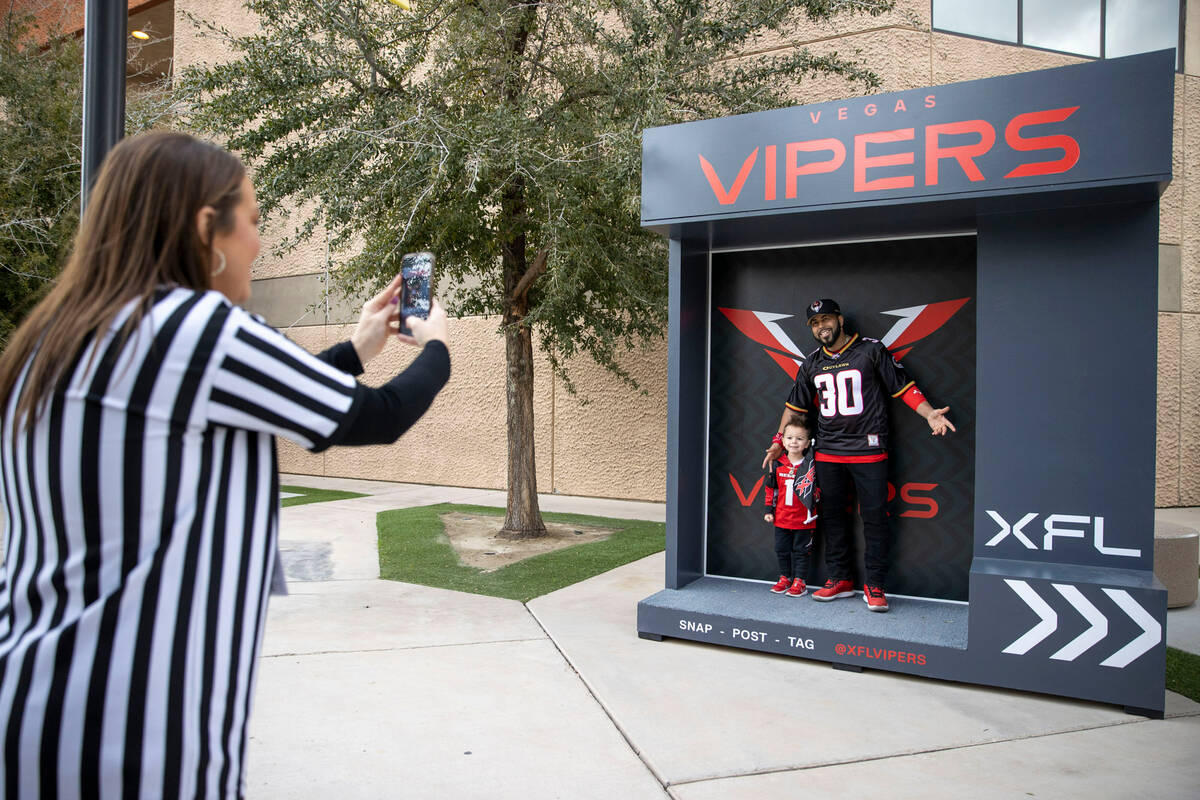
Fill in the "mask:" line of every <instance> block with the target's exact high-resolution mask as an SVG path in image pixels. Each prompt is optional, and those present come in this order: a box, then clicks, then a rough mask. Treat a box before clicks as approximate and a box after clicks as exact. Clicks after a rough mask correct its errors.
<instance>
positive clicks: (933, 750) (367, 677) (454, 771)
mask: <svg viewBox="0 0 1200 800" xmlns="http://www.w3.org/2000/svg"><path fill="white" fill-rule="evenodd" d="M284 483H290V484H299V485H306V486H321V487H327V488H346V489H351V490H355V491H361V492H366V493H368V494H369V495H370V496H369V497H364V498H358V499H353V500H342V501H336V502H331V503H319V504H313V505H306V506H296V507H293V508H288V509H284V511H283V523H282V524H283V527H282V539H283V542H284V545H285V547H286V548H287V549H288V550H289V555H287V556H286V558H287V560H288V562H289V571H292V570H293V569H298V570H300V571H301V572H303V573H304V574H305V575H307V576H309V577H314V576H315V577H319V578H321V579H320V580H307V581H296V580H293V582H292V584H291V591H292V594H291V595H290V596H288V597H277V598H273V599H272V604H271V610H270V617H269V620H268V624H267V633H266V640H265V645H264V654H263V658H262V661H261V669H260V671H259V677H258V691H257V696H256V701H255V703H256V705H255V710H254V716H253V718H252V723H251V742H250V752H249V754H248V759H249V786H248V790H249V797H250V798H322V800H325V799H326V798H336V800H351V799H352V798H392V797H406V798H463V797H470V798H486V799H488V800H490V798H521V799H522V800H526V799H528V800H540V798H560V797H561V798H605V800H610V799H611V798H618V799H619V800H640V798H659V799H661V798H676V799H677V800H705V799H707V798H753V799H754V800H758V799H759V798H764V797H776V796H797V795H801V794H808V793H813V794H814V795H815V796H830V797H834V796H838V797H840V796H855V797H864V796H873V795H874V796H879V797H886V798H889V800H890V799H891V798H910V797H911V798H940V797H948V798H959V797H963V796H965V797H969V798H971V800H979V799H980V798H1012V797H1038V798H1058V797H1071V798H1074V797H1093V798H1106V797H1121V796H1131V797H1138V798H1139V799H1140V800H1146V799H1148V798H1173V799H1174V798H1191V797H1197V796H1200V758H1198V756H1200V704H1197V703H1193V702H1191V701H1189V700H1187V699H1186V698H1183V697H1180V696H1178V695H1169V696H1168V698H1167V719H1165V720H1160V721H1155V720H1147V719H1143V718H1141V717H1134V716H1129V715H1126V714H1125V713H1123V712H1122V711H1121V710H1120V709H1117V708H1115V707H1112V706H1107V705H1103V704H1098V703H1087V702H1080V701H1073V700H1065V699H1060V698H1053V697H1046V696H1040V695H1030V694H1024V693H1021V692H1012V691H1004V690H998V689H990V688H984V687H978V686H969V685H962V684H953V683H945V682H940V681H933V680H926V679H921V678H913V677H909V676H904V675H899V674H895V673H888V672H879V671H870V670H868V671H866V672H863V673H861V674H855V673H850V672H843V671H838V670H834V669H832V668H830V666H829V665H828V664H824V663H820V662H813V661H805V660H803V659H794V658H788V657H783V656H773V655H765V654H757V653H752V652H749V651H743V650H734V649H730V648H723V647H716V646H710V645H703V644H697V643H691V642H684V641H680V640H667V641H664V642H651V641H646V640H642V639H639V638H638V637H637V633H636V624H635V617H636V606H637V602H638V601H639V600H641V599H642V598H644V597H646V596H648V595H650V594H652V593H654V592H656V591H658V590H659V589H661V588H662V583H663V574H664V557H663V555H662V554H659V555H656V556H651V557H649V558H646V559H643V560H641V561H637V562H634V563H632V564H629V565H626V566H624V567H621V568H618V569H615V570H612V571H611V572H608V573H605V574H603V575H600V576H597V577H595V578H592V579H591V580H587V581H584V582H582V583H579V584H576V585H574V586H569V587H567V588H565V589H561V590H559V591H557V592H554V593H552V594H549V595H546V596H544V597H540V598H538V599H536V600H533V601H532V602H530V603H529V604H528V605H524V604H521V603H518V602H515V601H510V600H501V599H497V598H491V597H482V596H476V595H469V594H462V593H458V592H450V591H446V590H442V589H431V588H427V587H423V586H415V585H410V584H401V583H393V582H389V581H382V580H379V579H378V566H377V563H376V559H375V524H374V516H375V513H376V512H377V511H380V510H383V509H389V508H399V507H404V506H413V505H424V504H428V503H434V502H461V503H476V504H481V505H496V506H502V505H503V504H504V494H503V493H502V492H489V491H482V490H474V489H454V488H438V487H428V486H415V485H411V484H387V483H378V482H366V481H351V480H338V479H327V478H311V477H307V476H286V477H285V480H284ZM541 503H542V508H543V509H544V510H547V511H577V512H583V513H591V514H599V515H604V516H619V517H628V518H645V519H659V520H661V519H662V518H663V513H664V508H663V506H662V505H659V504H653V503H626V502H620V501H608V500H596V499H588V498H565V497H558V496H545V497H543V498H542V500H541ZM1197 522H1200V512H1197ZM1168 641H1169V642H1171V644H1173V645H1175V646H1181V647H1185V648H1186V649H1189V650H1191V651H1192V652H1198V653H1200V606H1197V605H1193V606H1191V607H1189V608H1186V609H1175V610H1171V611H1170V612H1168Z"/></svg>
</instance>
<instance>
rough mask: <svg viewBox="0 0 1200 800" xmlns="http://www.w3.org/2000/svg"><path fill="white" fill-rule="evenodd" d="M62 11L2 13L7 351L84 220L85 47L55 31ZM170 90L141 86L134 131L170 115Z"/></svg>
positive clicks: (12, 6)
mask: <svg viewBox="0 0 1200 800" xmlns="http://www.w3.org/2000/svg"><path fill="white" fill-rule="evenodd" d="M39 12H42V13H39ZM63 13H65V12H64V11H63V9H62V7H61V4H59V3H55V2H51V0H46V2H44V3H37V2H32V3H31V2H26V3H20V4H18V3H9V4H7V7H6V9H5V10H4V11H3V13H2V14H0V349H3V347H4V346H6V345H7V344H8V337H9V335H10V334H11V332H12V331H13V330H14V329H15V328H16V326H17V325H18V324H20V322H21V320H22V319H24V317H25V315H26V313H28V312H29V310H30V309H32V308H33V306H34V305H36V303H37V301H38V300H40V299H41V297H42V295H43V294H45V292H46V291H47V290H48V289H49V287H50V285H51V283H52V282H53V281H54V279H55V277H56V276H57V275H58V272H59V269H60V268H61V267H62V265H63V263H64V262H65V260H66V256H67V252H68V250H69V249H70V246H71V240H72V238H73V237H74V235H75V229H76V227H77V226H78V223H79V189H80V184H79V182H80V169H81V167H80V163H81V141H82V136H83V134H82V124H83V122H82V121H83V88H82V86H83V81H82V79H83V42H82V40H81V39H80V38H78V37H76V36H73V35H71V34H70V33H63V32H62V31H61V30H60V29H59V28H58V27H56V23H57V22H58V21H60V17H61V16H62V15H63ZM137 52H138V49H137V48H131V51H130V53H129V57H130V60H131V63H132V61H133V60H134V59H135V58H136V56H137ZM134 69H137V67H134ZM130 77H138V76H136V75H131V76H130ZM165 85H166V82H165V81H164V80H154V79H150V78H147V77H142V78H141V79H140V80H139V82H138V88H137V90H136V91H132V92H131V93H130V96H129V98H128V100H127V104H126V107H127V120H126V130H127V131H128V132H136V131H139V130H145V129H147V128H150V127H154V126H156V125H159V124H163V123H164V122H165V121H166V120H168V119H169V117H170V113H171V105H172V101H171V98H170V97H169V96H168V94H167V93H166V91H165Z"/></svg>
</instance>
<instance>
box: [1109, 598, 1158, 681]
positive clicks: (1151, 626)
mask: <svg viewBox="0 0 1200 800" xmlns="http://www.w3.org/2000/svg"><path fill="white" fill-rule="evenodd" d="M1104 593H1105V594H1106V595H1108V596H1109V597H1110V598H1112V601H1113V602H1114V603H1116V604H1117V605H1119V606H1120V607H1121V610H1122V611H1124V612H1125V613H1126V614H1128V615H1129V618H1130V619H1132V620H1133V621H1134V622H1136V623H1137V624H1138V625H1139V626H1141V628H1142V632H1141V633H1140V634H1138V636H1137V637H1136V638H1135V639H1134V640H1133V641H1132V642H1130V643H1129V644H1127V645H1125V646H1124V647H1122V648H1121V649H1120V650H1118V651H1117V652H1115V653H1113V654H1112V655H1111V656H1109V657H1108V658H1106V659H1104V660H1103V661H1101V662H1100V666H1102V667H1117V668H1122V667H1125V666H1128V665H1129V664H1130V663H1132V662H1133V661H1134V659H1136V658H1138V657H1139V656H1141V655H1142V654H1143V653H1145V652H1146V651H1148V650H1150V649H1151V648H1152V647H1154V645H1156V644H1158V643H1159V642H1161V641H1162V626H1161V625H1159V624H1158V620H1156V619H1155V618H1154V617H1152V616H1150V612H1148V611H1146V609H1144V608H1142V607H1141V605H1139V604H1138V602H1137V601H1136V600H1134V599H1133V598H1132V597H1130V596H1129V592H1127V591H1125V590H1124V589H1105V590H1104Z"/></svg>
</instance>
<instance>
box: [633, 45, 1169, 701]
mask: <svg viewBox="0 0 1200 800" xmlns="http://www.w3.org/2000/svg"><path fill="white" fill-rule="evenodd" d="M1173 63H1174V62H1173V54H1172V53H1171V52H1170V51H1164V52H1161V53H1153V54H1148V55H1144V56H1135V57H1131V58H1128V59H1116V60H1113V61H1108V62H1095V63H1091V64H1086V65H1080V66H1076V67H1067V68H1062V69H1059V70H1050V71H1046V72H1044V73H1041V74H1038V73H1026V74H1025V75H1018V76H1008V77H1005V78H996V79H989V80H986V81H974V82H970V83H966V84H956V85H951V86H945V87H936V88H937V92H938V94H939V100H941V98H946V100H944V101H941V102H942V106H943V108H945V109H947V110H946V113H947V114H952V115H956V116H953V118H954V119H962V118H969V117H972V116H978V117H982V118H985V119H986V118H988V117H987V115H988V114H989V113H994V111H993V109H994V108H996V107H997V106H1004V104H1005V103H1009V104H1010V105H1011V104H1012V103H1014V102H1015V103H1018V104H1020V103H1022V102H1023V103H1025V106H1024V107H1023V108H1025V109H1026V110H1033V109H1044V108H1051V107H1058V106H1065V105H1078V106H1079V112H1080V113H1077V114H1076V115H1075V118H1074V120H1073V125H1074V127H1066V126H1062V127H1060V128H1057V129H1055V130H1068V131H1069V132H1070V133H1071V134H1072V135H1073V136H1074V137H1075V139H1076V140H1077V141H1078V142H1079V145H1080V151H1081V156H1080V159H1079V166H1078V168H1077V169H1075V170H1072V171H1071V172H1070V173H1069V174H1068V175H1066V176H1062V175H1054V176H1048V177H1043V178H1037V179H1034V180H1027V181H1023V182H1019V184H1018V185H1012V184H1004V185H998V182H997V181H995V180H985V181H982V182H979V184H980V185H974V184H973V183H968V182H967V181H966V180H961V181H959V183H957V184H954V183H953V182H952V181H950V180H945V181H944V182H943V186H942V187H934V190H932V191H931V190H929V188H928V187H920V186H919V185H918V186H916V187H915V188H911V189H908V190H899V191H884V192H877V193H875V195H874V196H869V197H866V198H864V197H863V196H862V195H861V194H854V193H852V192H849V191H847V190H845V189H839V188H836V187H834V185H833V184H830V187H831V188H827V189H825V190H822V191H815V192H814V193H813V195H812V196H813V197H819V198H820V199H819V200H812V199H810V200H806V199H805V197H804V196H803V195H802V196H801V197H799V198H797V199H795V200H793V201H790V202H788V203H774V204H772V203H767V202H762V201H760V200H759V199H758V198H757V197H755V198H747V199H749V200H752V202H750V203H746V202H742V203H741V204H740V206H741V207H739V203H738V202H735V203H733V204H729V203H726V204H724V205H717V204H715V203H712V202H711V200H709V201H708V206H709V207H707V208H706V207H704V200H699V201H698V200H697V199H696V198H703V197H704V196H705V195H706V194H709V192H708V187H707V186H706V185H705V184H703V183H701V182H699V181H700V180H703V179H702V178H699V179H698V178H697V173H699V170H698V169H696V168H694V165H695V163H696V162H695V156H696V153H702V154H704V155H706V156H708V157H709V160H711V161H713V163H715V164H717V167H718V171H719V173H720V174H721V175H723V176H727V177H726V182H729V178H728V176H732V175H733V174H735V173H736V172H737V170H738V165H739V164H742V163H745V162H743V159H744V158H745V156H746V153H747V152H749V147H750V144H744V145H743V146H741V148H740V149H738V147H737V142H738V140H739V138H744V139H746V140H748V141H751V143H753V144H754V146H757V142H758V141H765V139H763V136H764V135H766V136H769V135H770V132H771V131H772V129H773V128H778V127H779V126H780V124H781V123H787V121H788V120H795V119H796V118H797V117H798V115H799V114H801V113H804V112H809V111H810V110H811V109H821V108H826V109H833V108H836V107H845V106H849V107H850V108H851V109H852V111H853V109H854V104H855V103H858V104H859V105H860V106H861V104H863V103H868V102H870V103H874V104H877V106H884V105H885V104H888V103H892V102H894V98H896V97H904V96H915V97H919V96H920V95H921V94H922V93H923V92H925V91H927V90H917V92H916V93H915V95H914V94H913V93H896V94H894V95H883V96H878V97H869V98H856V99H855V100H853V101H843V102H841V103H831V104H824V105H823V106H813V107H802V108H799V109H785V110H783V111H779V112H765V113H764V114H756V115H746V116H744V117H735V118H730V119H729V120H711V121H707V122H703V123H690V124H688V125H680V126H672V127H669V128H661V129H655V130H652V131H647V135H646V144H645V163H644V170H645V172H644V178H643V203H644V206H643V222H644V224H646V225H647V226H648V227H652V228H654V229H656V230H658V231H659V232H661V233H663V234H664V235H666V236H667V237H668V238H669V241H670V320H671V322H670V331H669V377H668V403H669V410H668V423H667V457H668V463H667V542H666V560H667V566H666V582H665V586H666V588H665V589H664V590H663V591H661V592H659V593H657V594H655V595H653V596H651V597H649V598H646V599H645V600H644V601H642V602H641V603H640V604H639V606H638V632H639V635H641V636H642V637H644V638H651V639H661V638H663V637H675V638H684V639H691V640H697V641H705V642H711V643H717V644H724V645H729V646H735V647H743V648H748V649H753V650H759V651H765V652H774V653H783V654H790V655H794V656H799V657H804V658H810V659H818V660H824V661H828V662H831V663H833V664H834V665H835V666H840V667H845V668H850V669H861V668H862V667H875V668H880V669H886V670H892V671H898V672H904V673H910V674H915V675H922V676H927V677H932V678H939V679H947V680H956V681H964V682H970V683H980V684H986V685H993V686H1001V687H1009V688H1016V689H1023V690H1029V691H1036V692H1045V693H1050V694H1057V695H1063V696H1069V697H1077V698H1084V699H1090V700H1098V701H1102V702H1108V703H1114V704H1117V705H1121V706H1124V707H1125V708H1126V709H1127V710H1129V711H1131V712H1135V713H1141V714H1145V715H1148V716H1154V717H1161V716H1162V714H1163V710H1164V665H1165V624H1166V594H1165V590H1164V589H1163V587H1162V585H1161V584H1160V583H1159V582H1158V581H1157V580H1156V579H1155V578H1154V575H1153V571H1152V570H1153V496H1154V468H1155V417H1156V397H1155V387H1156V353H1157V337H1156V330H1157V314H1156V311H1157V275H1158V268H1157V265H1158V231H1159V226H1158V197H1159V196H1160V194H1161V192H1162V191H1163V189H1164V188H1165V186H1166V185H1167V183H1168V182H1169V181H1170V177H1171V175H1170V173H1171V120H1172V105H1173V88H1172V87H1173V78H1174V73H1173ZM1039 87H1041V88H1039ZM1072 93H1075V94H1074V96H1071V95H1072ZM1064 95H1066V97H1065V98H1064V97H1063V96H1064ZM1014 98H1015V99H1014ZM1098 98H1106V99H1107V102H1108V103H1109V106H1108V108H1107V109H1104V108H1098V107H1097V106H1098V104H1099V103H1098ZM1093 101H1096V102H1093ZM910 105H911V104H910ZM1089 112H1093V114H1094V115H1092V116H1090V115H1089ZM788 114H795V115H797V117H789V116H787V115H788ZM832 114H833V112H832V111H830V116H832ZM809 116H810V118H811V114H810V115H809ZM851 116H852V113H851ZM1131 118H1132V120H1136V122H1131ZM843 119H844V117H843ZM864 119H865V118H864ZM939 119H943V118H933V120H932V121H935V122H936V121H938V120H939ZM876 122H878V121H877V120H876V119H874V118H872V119H871V120H869V121H868V123H867V124H871V123H876ZM851 124H854V123H851ZM886 124H887V122H886V121H885V122H880V123H879V124H876V125H875V128H874V129H876V130H878V129H882V128H883V127H884V126H886ZM1003 124H1004V119H1003V118H1001V119H999V120H998V121H997V122H996V126H997V127H998V128H1001V129H1002V128H1003ZM857 130H862V124H860V125H859V127H858V128H856V129H855V131H857ZM828 132H829V131H828V130H822V131H818V132H817V133H815V134H812V135H820V134H821V133H828ZM788 135H789V134H787V133H784V134H783V136H784V137H785V138H786V137H787V136H788ZM842 135H844V132H843V134H842ZM756 136H757V137H758V139H757V140H756V139H755V137H756ZM731 143H732V144H731ZM722 148H725V149H726V150H727V152H728V153H729V155H728V157H726V158H725V160H724V162H721V163H718V162H717V158H716V157H714V156H713V155H711V154H712V153H714V152H716V153H718V154H720V153H721V151H722ZM915 148H916V151H917V158H916V164H918V165H919V164H920V163H921V161H920V153H921V151H920V144H919V142H918V143H917V144H916V145H915ZM780 150H782V148H780ZM1019 157H1020V155H1019V154H1018V155H1014V154H1011V153H1010V154H1007V155H1005V154H1001V153H988V154H985V156H983V157H981V158H980V159H979V163H981V164H984V163H988V164H990V167H989V168H988V169H987V170H986V172H987V174H988V175H989V176H990V175H993V174H997V173H999V174H1004V173H1006V172H1007V171H1008V170H1009V169H1010V167H1011V165H1012V163H1013V159H1014V158H1019ZM988 158H991V159H994V161H991V162H988V161H987V159H988ZM1004 158H1007V159H1008V162H1007V163H1004V162H1003V161H1002V160H998V159H1004ZM1018 163H1019V162H1018ZM911 169H913V168H912V167H910V170H911ZM917 171H918V172H919V169H918V170H917ZM881 174H886V173H881ZM831 177H832V176H831ZM689 181H690V183H689ZM698 203H699V205H698ZM730 205H732V206H733V207H729V206H730ZM956 231H975V232H976V235H977V264H976V268H977V290H978V302H977V304H976V335H977V342H976V359H977V364H978V370H977V385H976V397H977V402H978V422H979V424H978V425H977V427H976V431H977V439H976V460H975V509H976V510H975V527H974V531H973V532H972V534H971V535H972V536H973V540H974V558H973V561H972V564H971V569H970V577H969V594H970V599H969V603H967V604H950V603H944V602H938V601H933V600H922V599H918V598H904V599H903V600H902V601H901V602H898V603H894V604H893V610H892V611H891V612H890V613H889V614H886V615H871V614H864V613H861V611H862V610H864V609H863V606H862V603H861V602H857V603H854V604H853V606H851V605H849V604H846V603H847V601H839V602H838V603H830V604H814V603H807V602H806V601H805V607H804V608H803V609H802V610H799V604H798V603H791V604H786V605H781V604H779V603H775V604H774V605H772V603H771V602H770V601H771V600H772V599H773V598H771V597H770V596H769V595H765V594H764V593H762V592H761V591H758V590H755V591H749V590H748V589H747V584H745V583H744V582H739V581H734V580H729V579H725V578H720V577H715V576H706V575H705V574H704V532H705V524H706V519H705V515H706V507H705V504H704V503H703V502H701V501H700V499H701V498H704V497H705V491H706V488H705V487H706V482H707V480H708V476H707V474H706V473H707V470H697V469H695V467H694V465H696V464H705V463H707V452H706V449H707V443H706V441H704V440H703V439H701V438H699V437H696V436H694V435H690V432H693V431H696V430H706V425H705V417H706V407H705V403H707V401H708V394H707V393H708V376H707V371H708V364H709V353H708V351H707V342H708V334H709V331H708V325H709V320H710V314H711V306H712V304H713V302H714V300H713V298H710V297H709V296H708V286H709V281H708V276H709V266H710V265H709V261H710V254H711V253H712V252H713V251H714V250H728V249H739V248H747V249H748V248H755V247H771V246H787V245H792V244H801V243H809V242H814V241H821V242H827V241H838V240H842V239H845V240H862V239H888V238H898V237H908V236H919V235H940V234H946V233H947V232H956ZM695 398H704V399H705V403H698V402H695ZM782 400H783V398H782V397H781V398H780V404H781V405H782ZM682 432H689V435H681V434H682ZM689 465H691V466H692V468H691V469H688V466H689ZM995 509H1000V510H1001V513H1002V514H1003V515H1004V517H1005V518H1006V519H1011V520H1013V521H1014V522H1015V521H1016V520H1018V519H1020V518H1021V517H1022V516H1024V515H1025V514H1026V513H1034V512H1036V513H1037V514H1038V517H1037V519H1036V520H1035V521H1034V522H1033V523H1031V524H1030V525H1029V527H1028V529H1026V530H1025V531H1024V532H1023V533H1024V535H1023V536H1022V535H1015V534H1014V535H1008V536H1005V537H1000V538H1001V541H999V542H996V541H995V540H996V538H997V535H996V534H997V526H996V524H995V522H994V521H993V519H992V518H990V517H989V516H987V513H986V512H987V511H988V510H995ZM1051 515H1056V516H1058V517H1061V518H1062V519H1067V520H1068V524H1066V525H1062V524H1060V526H1059V528H1058V529H1055V527H1054V523H1052V522H1051V521H1048V520H1047V518H1048V517H1050V516H1051ZM1080 515H1083V516H1080ZM1043 520H1047V521H1046V522H1045V536H1044V537H1043V536H1042V534H1041V532H1040V530H1039V531H1038V533H1037V535H1034V532H1035V530H1038V529H1037V527H1036V526H1038V525H1040V524H1042V522H1043ZM1081 520H1087V521H1088V523H1089V524H1092V525H1093V527H1087V526H1086V525H1081V524H1080V521H1081ZM1097 520H1103V521H1104V523H1106V525H1107V529H1106V530H1107V536H1108V539H1107V543H1106V542H1105V540H1104V538H1103V537H1104V535H1105V531H1104V529H1101V530H1099V531H1097V530H1095V529H1094V523H1095V522H1096V521H1097ZM1071 521H1074V527H1072V524H1071ZM1014 527H1016V526H1015V525H1014ZM1018 533H1021V531H1018ZM1056 534H1057V537H1058V538H1056V536H1055V535H1056ZM1030 545H1033V546H1032V547H1031V546H1030ZM1055 545H1057V549H1054V547H1055ZM1118 545H1119V546H1118ZM855 612H858V613H855Z"/></svg>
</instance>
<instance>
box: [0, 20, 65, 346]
mask: <svg viewBox="0 0 1200 800" xmlns="http://www.w3.org/2000/svg"><path fill="white" fill-rule="evenodd" d="M33 22H34V20H33V17H32V15H29V14H27V13H20V12H16V11H14V10H13V8H12V6H11V5H10V6H9V8H8V10H7V11H5V12H4V15H3V18H2V19H0V26H3V29H2V30H0V104H2V105H0V343H3V344H7V342H8V337H9V335H10V334H11V332H12V331H13V329H14V328H15V327H16V325H17V324H18V323H19V322H20V321H21V320H22V319H23V318H24V317H25V314H26V313H28V311H29V310H30V309H31V308H32V307H33V305H34V304H35V303H36V302H37V301H38V299H40V298H41V296H42V294H43V293H44V292H45V290H46V289H47V288H48V287H49V285H50V282H51V281H52V280H53V278H54V276H55V275H57V274H58V269H59V266H60V265H61V263H62V260H63V258H64V257H65V254H66V249H67V247H68V246H69V244H70V240H71V236H72V235H74V232H75V227H76V224H77V222H78V220H79V169H80V167H79V164H80V156H79V152H80V151H79V148H80V136H81V133H80V126H81V119H82V108H81V102H80V101H81V97H82V95H81V90H80V78H81V74H82V73H81V70H82V66H83V47H82V43H81V42H79V41H78V40H76V39H75V38H74V37H69V38H57V37H55V38H52V39H51V40H50V44H49V46H47V47H42V46H41V45H40V44H39V42H38V40H37V39H36V38H33V37H32V36H31V33H32V27H33Z"/></svg>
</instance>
